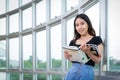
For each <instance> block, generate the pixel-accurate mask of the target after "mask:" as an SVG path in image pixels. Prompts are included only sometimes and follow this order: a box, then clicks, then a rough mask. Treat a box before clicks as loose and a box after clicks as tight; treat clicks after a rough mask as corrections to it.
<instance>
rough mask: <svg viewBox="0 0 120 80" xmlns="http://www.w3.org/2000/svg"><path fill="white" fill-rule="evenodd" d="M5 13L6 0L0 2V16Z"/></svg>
mask: <svg viewBox="0 0 120 80" xmlns="http://www.w3.org/2000/svg"><path fill="white" fill-rule="evenodd" d="M5 12H6V0H0V15H1V14H3V13H5Z"/></svg>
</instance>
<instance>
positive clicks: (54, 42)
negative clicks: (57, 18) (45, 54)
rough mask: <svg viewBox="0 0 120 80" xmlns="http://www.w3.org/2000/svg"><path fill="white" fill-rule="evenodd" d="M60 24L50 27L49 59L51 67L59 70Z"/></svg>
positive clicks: (60, 61) (60, 65) (60, 62)
mask: <svg viewBox="0 0 120 80" xmlns="http://www.w3.org/2000/svg"><path fill="white" fill-rule="evenodd" d="M61 34H62V33H61V24H59V25H56V26H54V27H51V40H50V41H51V47H50V48H51V59H52V69H54V70H56V69H57V70H61V68H62V53H61V52H62V50H61V44H62V43H61V36H62V35H61Z"/></svg>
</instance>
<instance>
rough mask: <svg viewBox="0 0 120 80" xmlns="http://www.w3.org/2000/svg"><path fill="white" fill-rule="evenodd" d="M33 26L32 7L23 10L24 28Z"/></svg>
mask: <svg viewBox="0 0 120 80" xmlns="http://www.w3.org/2000/svg"><path fill="white" fill-rule="evenodd" d="M31 27H32V8H31V7H30V8H28V9H26V10H24V11H23V30H25V29H28V28H31Z"/></svg>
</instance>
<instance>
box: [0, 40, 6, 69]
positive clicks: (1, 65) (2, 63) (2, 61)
mask: <svg viewBox="0 0 120 80" xmlns="http://www.w3.org/2000/svg"><path fill="white" fill-rule="evenodd" d="M5 68H6V41H0V69H5Z"/></svg>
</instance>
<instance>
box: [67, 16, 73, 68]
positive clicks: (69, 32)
mask: <svg viewBox="0 0 120 80" xmlns="http://www.w3.org/2000/svg"><path fill="white" fill-rule="evenodd" d="M73 37H74V18H72V19H69V20H68V21H67V45H69V43H70V41H71V40H72V39H73ZM67 62H68V63H67V70H68V69H69V68H70V67H71V64H72V63H71V62H70V61H68V60H67Z"/></svg>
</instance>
